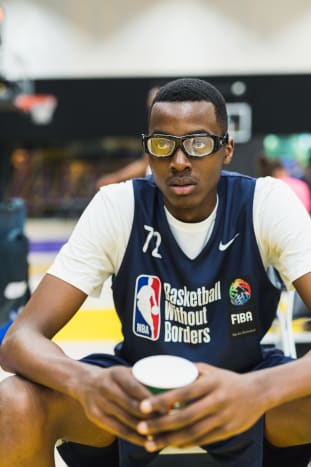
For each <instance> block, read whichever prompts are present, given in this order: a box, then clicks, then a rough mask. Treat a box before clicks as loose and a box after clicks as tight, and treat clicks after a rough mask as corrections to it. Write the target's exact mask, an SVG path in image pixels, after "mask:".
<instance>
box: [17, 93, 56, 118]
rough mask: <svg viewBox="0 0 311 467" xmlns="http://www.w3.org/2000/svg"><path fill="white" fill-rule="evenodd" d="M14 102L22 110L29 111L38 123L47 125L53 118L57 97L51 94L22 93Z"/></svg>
mask: <svg viewBox="0 0 311 467" xmlns="http://www.w3.org/2000/svg"><path fill="white" fill-rule="evenodd" d="M14 104H15V107H17V108H18V109H19V110H21V111H22V112H24V113H29V114H30V116H31V119H32V121H33V122H34V123H36V124H37V125H46V124H48V123H50V122H51V120H52V117H53V114H54V111H55V109H56V106H57V98H56V97H55V96H53V95H51V94H20V95H18V96H17V97H16V98H15V101H14Z"/></svg>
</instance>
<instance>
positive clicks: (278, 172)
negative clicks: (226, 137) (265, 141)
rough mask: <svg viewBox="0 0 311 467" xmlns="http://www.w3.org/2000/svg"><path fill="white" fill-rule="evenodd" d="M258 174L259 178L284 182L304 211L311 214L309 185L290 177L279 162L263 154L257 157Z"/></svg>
mask: <svg viewBox="0 0 311 467" xmlns="http://www.w3.org/2000/svg"><path fill="white" fill-rule="evenodd" d="M258 174H259V176H260V177H267V176H270V177H275V178H278V179H280V180H282V181H283V182H285V183H286V184H287V185H288V186H290V187H291V189H292V190H293V191H294V192H295V193H296V195H297V196H298V198H299V199H300V200H301V202H302V204H303V205H304V207H305V208H306V210H307V211H308V212H309V213H310V212H311V190H310V188H309V185H308V184H307V183H306V182H305V181H304V180H301V179H299V178H297V177H292V176H291V175H290V174H289V172H288V170H287V169H286V167H285V166H284V164H282V162H281V161H279V160H275V159H274V160H272V159H269V158H268V157H267V155H266V154H265V153H260V154H259V156H258Z"/></svg>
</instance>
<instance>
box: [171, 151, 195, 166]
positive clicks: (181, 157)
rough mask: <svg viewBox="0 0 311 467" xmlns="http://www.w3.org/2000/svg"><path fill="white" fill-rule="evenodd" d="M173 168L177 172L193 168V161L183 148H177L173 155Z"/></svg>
mask: <svg viewBox="0 0 311 467" xmlns="http://www.w3.org/2000/svg"><path fill="white" fill-rule="evenodd" d="M171 167H174V168H175V169H176V170H184V169H185V168H187V167H191V160H190V158H189V157H188V156H187V154H186V153H185V152H184V150H183V148H182V147H179V148H177V149H176V151H175V153H174V154H173V155H172V157H171Z"/></svg>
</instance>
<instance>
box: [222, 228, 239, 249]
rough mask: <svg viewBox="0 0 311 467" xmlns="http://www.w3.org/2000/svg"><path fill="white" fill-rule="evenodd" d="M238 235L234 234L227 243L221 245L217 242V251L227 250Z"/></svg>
mask: <svg viewBox="0 0 311 467" xmlns="http://www.w3.org/2000/svg"><path fill="white" fill-rule="evenodd" d="M239 235H240V233H239V232H238V233H236V234H235V236H234V237H232V238H231V240H229V242H227V243H222V241H220V242H219V246H218V248H219V251H225V250H226V249H227V248H229V246H230V245H232V243H233V242H234V240H235V239H236V238H237V237H238V236H239Z"/></svg>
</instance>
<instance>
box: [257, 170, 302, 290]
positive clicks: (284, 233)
mask: <svg viewBox="0 0 311 467" xmlns="http://www.w3.org/2000/svg"><path fill="white" fill-rule="evenodd" d="M253 219H254V230H255V235H256V239H257V243H258V247H259V251H260V253H261V257H262V260H263V264H264V267H265V268H266V269H268V267H269V266H272V267H274V268H275V269H277V270H278V272H279V274H280V276H281V278H282V280H283V282H284V284H285V286H286V287H287V288H288V289H293V285H292V283H293V282H294V281H295V280H296V279H298V278H299V277H301V276H303V275H304V274H306V273H308V272H310V271H311V219H310V215H309V213H308V212H307V210H306V209H305V207H304V206H303V204H302V202H301V201H300V200H299V199H298V197H297V195H296V194H295V193H294V192H293V191H292V189H291V188H289V187H288V186H287V185H286V183H284V182H282V181H281V180H277V179H274V178H271V177H265V178H259V179H257V182H256V188H255V195H254V206H253Z"/></svg>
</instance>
